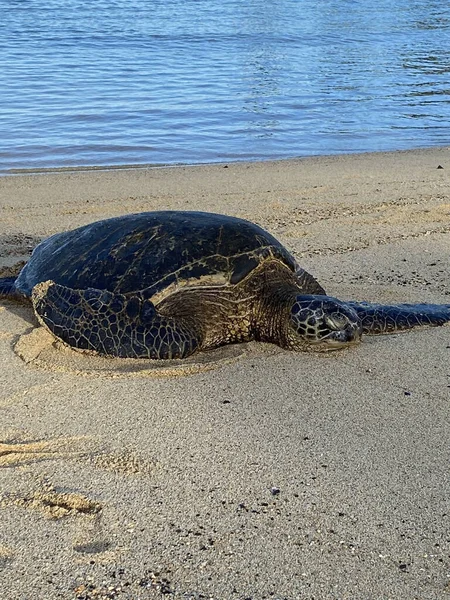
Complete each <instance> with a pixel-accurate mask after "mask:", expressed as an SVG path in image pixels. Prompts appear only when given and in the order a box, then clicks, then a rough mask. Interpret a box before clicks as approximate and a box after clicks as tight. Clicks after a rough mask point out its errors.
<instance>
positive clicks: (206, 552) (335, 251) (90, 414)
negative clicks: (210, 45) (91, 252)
mask: <svg viewBox="0 0 450 600" xmlns="http://www.w3.org/2000/svg"><path fill="white" fill-rule="evenodd" d="M439 165H440V166H441V167H443V168H438V166H439ZM449 174H450V150H449V149H448V148H441V149H431V150H422V151H413V152H399V153H388V154H365V155H353V156H339V157H323V158H313V159H304V160H293V161H280V162H276V161H275V162H268V163H251V164H249V163H239V164H229V165H214V166H196V167H175V168H161V169H159V168H158V169H130V170H127V169H125V170H122V169H121V170H115V171H90V172H83V171H79V172H61V173H46V174H36V175H26V176H22V175H20V176H10V177H3V178H0V211H1V212H0V219H1V227H0V266H3V267H10V266H12V265H14V264H15V263H17V261H20V260H26V259H27V257H28V256H29V253H30V251H31V249H32V248H33V246H34V245H35V244H36V243H37V242H38V241H39V240H41V239H42V238H44V237H46V236H48V235H50V234H52V233H55V232H57V231H62V230H65V229H68V228H73V227H76V226H79V225H82V224H85V223H89V222H91V221H94V220H97V219H101V218H105V217H110V216H115V215H120V214H124V213H130V212H140V211H144V210H156V209H158V210H161V209H184V210H208V211H213V212H221V213H226V214H230V215H235V216H239V217H243V218H247V219H250V220H253V221H256V222H257V223H259V224H260V225H262V226H263V227H264V228H266V229H268V230H269V231H270V232H271V233H273V234H274V235H275V236H276V237H278V238H279V239H280V240H281V241H282V242H283V243H284V244H285V245H286V246H287V247H288V248H289V249H290V250H291V251H292V252H293V253H294V255H295V256H296V257H297V259H298V260H299V262H300V263H301V264H302V265H303V266H304V267H305V268H306V269H307V270H309V271H310V272H312V273H313V274H314V275H315V276H316V277H317V279H318V280H319V282H320V283H321V284H322V285H323V286H324V287H325V289H326V290H327V292H328V293H329V294H331V295H335V296H338V297H340V298H342V299H347V298H352V299H358V300H371V301H381V302H396V301H413V302H417V301H429V302H438V303H439V302H442V303H449V302H450V280H449V256H450V176H449ZM0 353H1V354H0V356H1V364H2V368H1V371H0V380H1V395H0V590H1V594H0V596H1V597H2V599H3V598H4V599H5V600H19V599H20V600H22V599H23V600H25V599H26V600H30V599H35V598H39V599H40V598H45V599H46V600H53V599H57V598H59V599H60V598H63V599H64V600H66V599H75V598H82V599H88V598H89V599H90V598H123V599H130V600H131V599H133V600H138V599H147V598H149V599H152V598H160V597H161V598H162V597H169V598H177V599H196V600H197V599H203V598H208V599H209V598H214V599H216V600H228V599H230V600H235V599H236V600H243V599H244V598H251V599H252V600H263V599H278V600H281V599H283V600H284V599H287V600H297V599H302V600H303V599H310V598H314V599H316V600H317V599H319V600H322V599H339V600H341V599H352V600H353V599H355V598H357V599H358V600H362V599H367V600H369V599H371V600H373V599H381V598H382V599H383V600H385V599H388V598H392V599H397V598H405V599H413V598H418V599H419V598H420V600H424V599H430V600H431V599H438V598H443V597H446V595H447V594H449V593H450V585H449V579H448V573H449V571H448V567H449V564H448V561H449V553H450V542H449V538H448V531H449V530H450V526H449V521H450V507H449V500H448V499H449V495H450V484H449V479H448V465H449V460H450V447H449V443H448V439H449V435H448V432H449V420H450V419H449V417H450V403H449V400H450V327H448V326H447V327H442V328H433V329H421V330H416V331H414V332H408V333H404V334H398V335H391V336H383V337H370V338H368V337H367V338H365V339H364V340H363V343H362V344H361V345H360V346H359V347H357V348H353V349H349V350H344V351H342V352H336V353H330V354H327V355H316V354H295V353H290V352H287V351H284V350H281V349H279V348H278V347H274V346H270V345H263V344H246V345H240V346H231V347H228V348H223V349H220V350H218V351H216V352H213V353H208V354H207V355H204V356H199V357H195V358H194V359H192V360H189V361H188V362H186V363H183V362H181V363H180V362H179V363H170V364H166V363H165V364H163V365H161V364H150V362H151V361H126V360H110V359H103V358H100V357H87V356H85V355H82V354H79V353H76V352H74V351H71V350H69V349H66V348H63V347H60V346H58V345H57V344H56V345H55V344H54V343H53V340H52V338H51V337H50V336H48V335H47V334H46V333H45V332H44V331H43V330H42V329H41V328H37V324H36V321H35V319H34V317H33V314H32V311H31V310H30V308H28V307H27V306H20V305H17V304H13V303H11V302H7V301H1V302H0Z"/></svg>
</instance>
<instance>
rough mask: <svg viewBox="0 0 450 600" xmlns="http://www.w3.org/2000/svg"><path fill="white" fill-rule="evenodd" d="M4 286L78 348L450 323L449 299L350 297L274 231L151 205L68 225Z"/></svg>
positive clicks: (317, 335) (156, 348) (167, 349)
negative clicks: (331, 292) (335, 293)
mask: <svg viewBox="0 0 450 600" xmlns="http://www.w3.org/2000/svg"><path fill="white" fill-rule="evenodd" d="M0 294H1V295H2V296H3V297H5V296H6V297H10V298H13V297H15V298H16V299H24V298H31V300H32V302H33V306H34V310H35V312H36V315H37V317H38V319H39V321H40V322H41V323H42V324H43V325H44V326H45V327H46V328H47V329H48V330H49V331H50V332H51V333H52V334H53V335H54V336H55V337H56V338H59V339H61V340H63V341H64V342H65V343H66V344H69V345H70V346H72V347H74V348H77V349H80V350H85V351H94V352H96V353H99V354H103V355H108V356H121V357H133V358H152V359H168V358H184V357H187V356H189V355H191V354H193V353H194V352H197V351H199V350H205V349H209V348H215V347H217V346H221V345H223V344H228V343H235V342H244V341H249V340H262V341H266V342H272V343H275V344H279V345H280V346H282V347H283V348H288V349H292V350H329V349H336V348H342V347H345V346H348V345H351V344H355V343H357V342H359V340H360V338H361V335H362V334H363V333H367V334H378V333H388V332H394V331H398V330H403V329H409V328H412V327H415V326H420V325H442V324H444V323H445V322H448V321H450V304H443V305H435V304H415V305H411V304H399V305H394V306H383V305H379V304H370V303H366V302H341V301H340V300H337V299H335V298H331V297H329V296H326V294H325V291H324V290H323V288H322V287H321V285H320V284H319V283H318V282H317V281H316V280H315V279H314V277H312V276H311V275H310V274H309V273H307V272H306V271H305V270H304V269H302V268H301V267H300V266H299V265H298V264H297V262H296V261H295V259H294V258H293V257H292V256H291V254H289V252H288V251H287V250H286V249H285V248H284V247H283V246H282V245H281V244H280V242H278V241H277V240H276V239H275V238H274V237H273V236H272V235H270V234H269V233H267V232H266V231H264V230H263V229H261V227H258V226H257V225H255V224H253V223H250V222H248V221H244V220H242V219H237V218H234V217H229V216H224V215H217V214H210V213H202V212H182V211H161V212H147V213H140V214H131V215H125V216H123V217H117V218H113V219H106V220H103V221H98V222H96V223H92V224H90V225H86V226H84V227H80V228H78V229H75V230H73V231H68V232H64V233H58V234H56V235H53V236H52V237H50V238H48V239H47V240H44V241H43V242H42V243H40V244H39V245H38V246H37V247H36V248H35V250H34V252H33V254H32V256H31V258H30V260H29V261H28V263H27V264H26V265H25V267H24V268H23V269H22V270H21V272H20V274H19V275H18V277H17V279H14V278H12V277H10V278H3V279H0Z"/></svg>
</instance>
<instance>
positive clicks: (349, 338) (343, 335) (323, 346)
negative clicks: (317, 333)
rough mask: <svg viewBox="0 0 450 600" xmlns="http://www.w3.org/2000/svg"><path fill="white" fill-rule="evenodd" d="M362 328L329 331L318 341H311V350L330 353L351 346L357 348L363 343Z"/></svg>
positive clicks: (352, 327)
mask: <svg viewBox="0 0 450 600" xmlns="http://www.w3.org/2000/svg"><path fill="white" fill-rule="evenodd" d="M361 333H362V331H361V327H360V326H359V324H358V325H357V324H355V325H351V326H348V327H346V328H345V329H340V330H334V331H329V332H328V333H327V334H325V335H323V336H322V337H320V338H317V339H316V340H309V341H310V344H311V346H310V347H311V350H315V351H317V352H328V351H333V350H341V349H343V348H347V347H349V346H357V345H358V344H359V343H360V341H361Z"/></svg>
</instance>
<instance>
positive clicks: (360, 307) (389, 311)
mask: <svg viewBox="0 0 450 600" xmlns="http://www.w3.org/2000/svg"><path fill="white" fill-rule="evenodd" d="M346 304H349V306H351V307H352V308H353V309H354V310H356V312H357V313H358V316H359V317H360V319H361V322H362V328H363V333H365V334H368V335H378V334H382V333H395V332H396V331H404V330H406V329H412V328H414V327H437V326H439V325H445V323H449V322H450V304H393V305H391V306H386V305H383V304H372V303H370V302H348V303H346Z"/></svg>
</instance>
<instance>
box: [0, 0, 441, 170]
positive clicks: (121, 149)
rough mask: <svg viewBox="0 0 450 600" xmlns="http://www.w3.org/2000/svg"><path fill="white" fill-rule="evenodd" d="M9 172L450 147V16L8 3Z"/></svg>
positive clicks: (229, 5) (201, 3)
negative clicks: (437, 146)
mask: <svg viewBox="0 0 450 600" xmlns="http://www.w3.org/2000/svg"><path fill="white" fill-rule="evenodd" d="M0 14H1V15H2V17H1V19H0V172H2V173H7V172H11V171H14V170H15V169H34V170H39V169H45V168H55V167H56V168H61V167H74V166H115V165H116V166H117V165H129V164H140V165H142V164H177V163H188V164H189V163H199V162H220V161H233V160H256V159H270V158H285V157H294V156H307V155H317V154H333V153H341V152H359V151H377V150H392V149H407V148H413V147H425V146H433V145H447V144H449V143H450V2H446V1H442V0H408V1H407V2H398V0H378V1H377V2H373V0H220V1H219V0H150V1H144V0H126V1H125V0H123V1H121V0H108V1H107V2H106V1H104V0H96V1H95V2H87V1H81V0H46V1H45V2H44V1H42V0H0Z"/></svg>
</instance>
